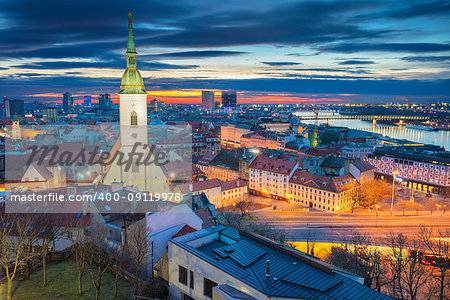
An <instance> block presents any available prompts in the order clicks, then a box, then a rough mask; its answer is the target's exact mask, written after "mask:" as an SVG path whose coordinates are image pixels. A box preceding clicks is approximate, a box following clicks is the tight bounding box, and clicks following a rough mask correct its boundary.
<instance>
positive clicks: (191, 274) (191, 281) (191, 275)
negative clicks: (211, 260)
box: [189, 271, 194, 289]
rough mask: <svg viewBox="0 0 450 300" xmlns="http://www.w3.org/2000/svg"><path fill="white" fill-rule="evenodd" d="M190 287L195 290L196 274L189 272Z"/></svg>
mask: <svg viewBox="0 0 450 300" xmlns="http://www.w3.org/2000/svg"><path fill="white" fill-rule="evenodd" d="M189 287H190V288H191V289H193V288H194V272H192V271H189Z"/></svg>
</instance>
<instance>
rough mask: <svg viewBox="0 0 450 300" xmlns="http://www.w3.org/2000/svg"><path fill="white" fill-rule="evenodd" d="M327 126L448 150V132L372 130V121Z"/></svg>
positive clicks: (379, 127) (332, 122)
mask: <svg viewBox="0 0 450 300" xmlns="http://www.w3.org/2000/svg"><path fill="white" fill-rule="evenodd" d="M295 114H296V115H298V116H314V113H313V112H311V111H300V112H297V113H295ZM331 114H332V113H331V112H322V111H321V112H319V116H321V115H331ZM302 122H303V123H306V124H314V120H308V121H302ZM322 123H325V121H320V120H319V124H322ZM328 124H329V125H330V126H339V127H348V128H351V129H360V130H365V131H370V132H375V133H381V134H382V135H384V136H388V137H391V138H396V139H406V140H410V141H414V142H419V143H425V144H431V145H438V146H442V147H444V148H445V149H446V150H447V151H449V150H450V131H449V130H439V131H425V130H420V129H412V128H406V127H399V126H396V125H387V124H380V123H378V124H377V125H376V126H375V128H373V124H372V121H361V120H329V121H328Z"/></svg>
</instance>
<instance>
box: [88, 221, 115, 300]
mask: <svg viewBox="0 0 450 300" xmlns="http://www.w3.org/2000/svg"><path fill="white" fill-rule="evenodd" d="M104 241H105V233H104V232H103V231H102V230H101V229H100V230H98V229H94V230H93V231H92V232H91V234H90V236H89V240H88V242H87V245H88V248H87V257H86V258H87V259H86V267H87V270H88V272H89V274H90V275H91V280H92V284H93V286H94V288H95V300H98V299H100V288H101V286H102V278H103V275H104V274H105V273H106V271H107V270H108V269H110V268H111V262H112V260H111V257H110V256H109V252H108V251H105V248H104V247H105V245H104Z"/></svg>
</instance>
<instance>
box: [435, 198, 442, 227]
mask: <svg viewBox="0 0 450 300" xmlns="http://www.w3.org/2000/svg"><path fill="white" fill-rule="evenodd" d="M436 207H437V214H436V225H439V208H441V207H442V205H440V204H438V203H436Z"/></svg>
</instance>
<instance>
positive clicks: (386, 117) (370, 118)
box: [297, 114, 430, 121]
mask: <svg viewBox="0 0 450 300" xmlns="http://www.w3.org/2000/svg"><path fill="white" fill-rule="evenodd" d="M297 117H298V118H299V119H300V120H365V121H373V120H417V121H420V120H429V119H430V117H427V116H398V115H339V114H336V115H318V116H297Z"/></svg>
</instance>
